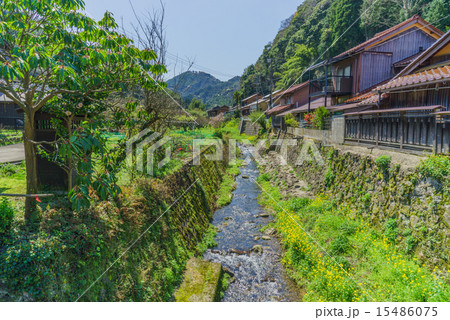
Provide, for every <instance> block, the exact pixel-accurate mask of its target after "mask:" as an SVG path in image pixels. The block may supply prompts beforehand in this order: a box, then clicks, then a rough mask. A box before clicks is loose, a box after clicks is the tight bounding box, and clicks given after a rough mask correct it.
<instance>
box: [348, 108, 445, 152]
mask: <svg viewBox="0 0 450 320" xmlns="http://www.w3.org/2000/svg"><path fill="white" fill-rule="evenodd" d="M449 128H450V122H447V121H438V122H437V121H436V117H435V116H434V115H432V114H421V115H407V114H404V113H402V114H389V115H384V116H380V115H362V116H349V117H347V118H346V121H345V141H353V142H357V143H362V144H372V145H377V146H388V147H393V148H399V149H407V150H408V149H409V150H416V151H428V152H436V153H449V147H450V144H449V141H450V130H449Z"/></svg>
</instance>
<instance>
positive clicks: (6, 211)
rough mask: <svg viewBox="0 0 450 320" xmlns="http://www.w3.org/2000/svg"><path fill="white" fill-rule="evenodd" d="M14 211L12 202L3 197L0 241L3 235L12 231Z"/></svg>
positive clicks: (0, 205)
mask: <svg viewBox="0 0 450 320" xmlns="http://www.w3.org/2000/svg"><path fill="white" fill-rule="evenodd" d="M14 213H15V212H14V208H13V207H12V205H11V202H10V201H9V200H8V199H6V198H4V199H2V200H1V201H0V243H1V239H2V237H4V236H5V235H7V234H8V233H9V232H10V231H11V227H12V221H13V219H14Z"/></svg>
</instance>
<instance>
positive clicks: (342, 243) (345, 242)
mask: <svg viewBox="0 0 450 320" xmlns="http://www.w3.org/2000/svg"><path fill="white" fill-rule="evenodd" d="M349 249H350V240H349V239H348V237H347V236H345V235H339V236H337V237H336V238H335V239H333V241H332V242H331V252H332V254H334V255H340V254H344V253H346V252H347V251H348V250H349Z"/></svg>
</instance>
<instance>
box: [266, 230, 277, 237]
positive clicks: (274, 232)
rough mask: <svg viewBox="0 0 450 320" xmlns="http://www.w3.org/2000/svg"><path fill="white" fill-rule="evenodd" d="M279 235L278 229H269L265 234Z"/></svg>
mask: <svg viewBox="0 0 450 320" xmlns="http://www.w3.org/2000/svg"><path fill="white" fill-rule="evenodd" d="M276 233H277V229H275V228H267V229H266V230H264V234H265V235H266V236H273V235H275V234H276Z"/></svg>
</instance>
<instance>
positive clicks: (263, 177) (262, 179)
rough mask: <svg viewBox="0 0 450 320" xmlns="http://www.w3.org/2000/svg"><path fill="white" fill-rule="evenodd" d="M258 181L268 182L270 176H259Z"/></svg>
mask: <svg viewBox="0 0 450 320" xmlns="http://www.w3.org/2000/svg"><path fill="white" fill-rule="evenodd" d="M257 180H258V181H270V175H269V174H268V173H263V174H261V175H260V176H259V177H258V179H257Z"/></svg>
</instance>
